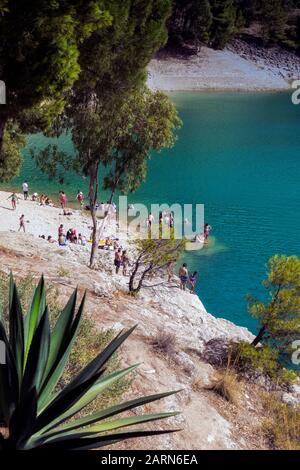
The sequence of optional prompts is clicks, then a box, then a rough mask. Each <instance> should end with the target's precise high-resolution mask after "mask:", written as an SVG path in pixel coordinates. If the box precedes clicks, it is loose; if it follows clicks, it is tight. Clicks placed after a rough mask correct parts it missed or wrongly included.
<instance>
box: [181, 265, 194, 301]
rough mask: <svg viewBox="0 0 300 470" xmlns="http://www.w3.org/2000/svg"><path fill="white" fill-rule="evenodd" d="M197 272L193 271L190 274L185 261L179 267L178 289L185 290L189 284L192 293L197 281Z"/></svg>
mask: <svg viewBox="0 0 300 470" xmlns="http://www.w3.org/2000/svg"><path fill="white" fill-rule="evenodd" d="M197 277H198V272H197V271H194V272H193V273H192V274H189V271H188V266H187V264H186V263H183V265H182V266H181V267H180V269H179V279H180V289H181V290H184V291H185V290H186V288H187V286H188V285H189V286H190V292H191V293H192V294H193V293H194V292H195V288H196V283H197Z"/></svg>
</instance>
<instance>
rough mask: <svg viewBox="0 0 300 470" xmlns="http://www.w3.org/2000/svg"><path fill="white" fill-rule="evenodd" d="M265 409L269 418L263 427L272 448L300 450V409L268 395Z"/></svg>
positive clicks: (265, 400)
mask: <svg viewBox="0 0 300 470" xmlns="http://www.w3.org/2000/svg"><path fill="white" fill-rule="evenodd" d="M264 408H265V410H266V412H267V418H266V419H265V421H264V426H263V427H264V430H265V433H266V436H267V438H268V439H269V441H270V444H271V446H272V447H273V448H274V449H278V450H300V439H299V436H300V407H299V406H298V407H292V406H290V405H288V404H286V403H282V402H281V401H279V400H278V398H277V397H275V396H274V395H268V396H266V397H265V399H264Z"/></svg>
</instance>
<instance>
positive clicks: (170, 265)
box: [167, 261, 175, 282]
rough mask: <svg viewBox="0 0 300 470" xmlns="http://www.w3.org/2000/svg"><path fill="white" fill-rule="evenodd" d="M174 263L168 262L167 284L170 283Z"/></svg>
mask: <svg viewBox="0 0 300 470" xmlns="http://www.w3.org/2000/svg"><path fill="white" fill-rule="evenodd" d="M174 269H175V261H170V262H169V264H168V266H167V273H168V282H171V281H172V279H173V277H174Z"/></svg>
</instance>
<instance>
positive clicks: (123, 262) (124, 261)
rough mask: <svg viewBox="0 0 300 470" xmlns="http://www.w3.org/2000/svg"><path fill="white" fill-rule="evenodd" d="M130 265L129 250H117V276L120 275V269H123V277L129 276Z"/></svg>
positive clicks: (115, 263) (115, 262)
mask: <svg viewBox="0 0 300 470" xmlns="http://www.w3.org/2000/svg"><path fill="white" fill-rule="evenodd" d="M129 264H130V261H129V257H128V254H127V250H122V248H117V249H116V251H115V259H114V265H115V268H116V274H118V273H119V271H120V268H121V267H122V271H123V276H127V272H128V266H129Z"/></svg>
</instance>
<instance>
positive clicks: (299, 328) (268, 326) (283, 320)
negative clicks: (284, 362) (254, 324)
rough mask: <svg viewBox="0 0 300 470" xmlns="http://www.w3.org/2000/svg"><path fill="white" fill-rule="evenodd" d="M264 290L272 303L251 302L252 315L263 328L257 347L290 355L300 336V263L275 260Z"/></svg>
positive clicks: (287, 258)
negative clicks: (274, 349) (294, 343)
mask: <svg viewBox="0 0 300 470" xmlns="http://www.w3.org/2000/svg"><path fill="white" fill-rule="evenodd" d="M263 286H264V287H265V288H266V289H267V291H268V294H269V299H268V300H267V301H266V302H261V301H257V300H253V299H251V301H250V313H251V314H252V315H253V316H254V317H255V318H257V320H258V322H259V325H260V329H259V333H258V335H257V337H256V338H255V339H254V341H253V345H254V346H256V345H257V344H258V343H262V344H269V345H271V346H273V347H276V349H279V350H280V351H287V350H288V348H289V347H291V344H292V342H293V341H294V340H295V339H299V334H300V259H299V258H298V257H297V256H278V255H276V256H274V257H273V258H271V259H270V260H269V262H268V275H267V279H266V280H265V281H264V282H263Z"/></svg>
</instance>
